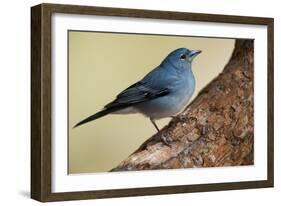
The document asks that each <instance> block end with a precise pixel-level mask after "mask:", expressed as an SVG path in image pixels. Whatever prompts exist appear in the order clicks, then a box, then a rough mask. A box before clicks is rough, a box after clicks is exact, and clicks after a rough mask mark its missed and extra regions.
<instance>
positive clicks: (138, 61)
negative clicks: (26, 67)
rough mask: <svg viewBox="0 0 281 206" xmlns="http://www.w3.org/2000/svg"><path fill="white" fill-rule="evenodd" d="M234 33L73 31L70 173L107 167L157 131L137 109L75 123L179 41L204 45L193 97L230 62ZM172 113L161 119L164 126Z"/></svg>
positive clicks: (196, 46) (184, 44)
mask: <svg viewBox="0 0 281 206" xmlns="http://www.w3.org/2000/svg"><path fill="white" fill-rule="evenodd" d="M234 41H235V40H233V39H219V38H198V37H179V36H160V35H140V34H138V35H136V34H119V33H100V32H78V31H69V68H68V69H69V113H68V115H69V173H70V174H71V173H72V174H73V173H93V172H105V171H108V170H110V169H112V168H113V167H115V166H117V165H118V163H120V162H121V161H122V160H123V159H124V158H126V157H127V156H128V155H130V154H131V153H132V152H133V151H135V150H136V149H137V148H138V147H139V146H140V144H141V143H142V142H144V141H145V140H146V139H147V138H149V137H150V136H151V135H153V134H154V133H156V130H155V128H154V127H153V125H152V124H151V123H150V121H149V119H147V118H145V117H144V116H142V115H139V114H132V115H108V116H105V117H103V118H101V119H98V120H96V121H93V122H90V123H87V124H85V125H83V126H80V127H78V128H75V129H73V128H72V127H73V126H74V125H75V124H76V123H77V122H79V121H81V120H82V119H84V118H86V117H88V116H89V115H92V114H94V113H95V112H98V111H99V110H100V109H102V108H103V106H104V105H105V104H107V103H108V102H110V101H112V100H113V99H114V98H115V96H116V95H117V94H118V93H119V92H121V91H122V90H123V89H125V88H127V87H128V86H130V85H131V84H133V83H135V82H136V81H138V80H140V79H141V78H142V77H143V76H144V75H145V74H147V73H148V72H149V71H150V70H152V69H153V68H155V67H156V66H158V65H159V64H160V62H161V61H162V60H163V58H165V57H166V55H167V54H168V53H169V52H171V51H172V50H174V49H176V48H179V47H187V48H190V49H200V50H202V53H201V54H200V55H199V56H197V57H196V59H195V60H194V62H193V72H194V74H195V78H196V90H195V93H194V95H193V98H194V97H195V96H196V95H197V93H198V91H200V90H201V89H202V88H203V87H204V86H205V85H206V84H208V83H209V82H210V81H211V80H212V79H213V78H214V77H216V76H217V75H218V74H219V73H220V72H221V71H222V69H223V67H224V66H225V64H226V63H227V62H228V60H229V58H230V55H231V53H232V51H233V48H234ZM169 120H170V119H169V118H167V119H163V120H160V121H157V123H158V125H159V126H161V127H163V126H164V125H165V124H167V123H168V121H169Z"/></svg>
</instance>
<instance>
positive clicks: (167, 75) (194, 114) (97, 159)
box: [31, 4, 274, 202]
mask: <svg viewBox="0 0 281 206" xmlns="http://www.w3.org/2000/svg"><path fill="white" fill-rule="evenodd" d="M31 40H32V41H31V75H32V76H31V80H32V81H31V94H32V95H31V96H32V97H31V110H32V112H31V117H32V118H31V119H32V120H31V125H32V126H31V197H32V198H34V199H36V200H39V201H42V202H46V201H60V200H78V199H91V198H107V197H123V196H137V195H158V194H171V193H187V192H203V191H216V190H232V189H250V188H264V187H273V177H274V175H273V153H274V152H273V19H271V18H261V17H242V16H228V15H213V14H198V13H182V12H170V11H152V10H136V9H120V8H105V7H90V6H75V5H57V4H41V5H37V6H34V7H32V8H31ZM257 91H258V92H257Z"/></svg>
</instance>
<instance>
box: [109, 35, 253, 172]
mask: <svg viewBox="0 0 281 206" xmlns="http://www.w3.org/2000/svg"><path fill="white" fill-rule="evenodd" d="M253 53H254V51H253V41H252V40H236V43H235V48H234V51H233V54H232V56H231V58H230V60H229V62H228V63H227V65H226V66H225V68H224V70H223V71H222V73H221V74H219V76H218V77H216V78H215V79H214V80H213V81H212V82H210V83H209V84H208V85H207V86H206V87H205V88H204V89H203V90H202V91H201V92H200V93H199V94H198V96H197V97H196V98H195V99H194V101H193V102H192V103H191V104H189V106H188V107H187V108H186V109H185V111H184V112H183V113H182V114H180V115H179V116H177V117H175V118H173V119H172V121H171V122H170V123H169V124H168V125H167V126H166V127H164V128H163V129H162V130H161V131H160V132H158V133H157V134H155V135H154V136H152V137H151V138H149V139H148V140H147V141H145V142H144V143H143V144H142V145H141V146H140V147H139V149H137V150H136V151H135V152H134V153H133V154H131V155H130V156H129V157H128V158H126V159H125V160H123V161H122V162H121V163H120V164H119V165H118V166H117V167H116V168H114V169H112V171H122V170H127V171H131V170H150V169H174V168H191V167H218V166H235V165H250V164H253V161H254V160H253V159H254V157H253V141H254V124H253V121H254V117H253V114H254V107H253V103H254V102H253V98H254V96H253V93H254V89H253ZM162 134H163V135H165V136H168V137H169V138H171V139H172V142H171V143H170V147H169V146H167V145H165V144H163V143H162V142H161V140H160V137H161V135H162Z"/></svg>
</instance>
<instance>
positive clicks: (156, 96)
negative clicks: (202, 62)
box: [75, 48, 201, 130]
mask: <svg viewBox="0 0 281 206" xmlns="http://www.w3.org/2000/svg"><path fill="white" fill-rule="evenodd" d="M200 52H201V51H200V50H189V49H186V48H179V49H176V50H174V51H172V52H171V53H170V54H169V55H168V56H167V57H166V58H165V59H164V60H163V61H162V62H161V64H160V65H159V66H158V67H156V68H155V69H153V70H152V71H151V72H149V73H148V74H147V75H146V76H145V77H144V78H143V79H142V80H140V81H138V82H137V83H135V84H133V85H131V86H130V87H128V88H127V89H125V90H124V91H122V92H121V93H120V94H118V95H117V97H116V99H115V100H114V101H112V102H110V103H109V104H107V105H105V107H104V109H103V110H101V111H100V112H98V113H96V114H94V115H91V116H89V117H88V118H86V119H84V120H82V121H81V122H79V123H78V124H76V125H75V127H77V126H79V125H82V124H85V123H87V122H89V121H92V120H95V119H98V118H100V117H102V116H105V115H107V114H110V113H113V114H128V113H135V112H139V113H142V114H144V115H145V116H147V117H149V118H150V119H151V121H152V123H153V125H154V126H155V127H156V129H157V130H159V129H158V127H157V126H156V124H155V122H154V120H155V119H160V118H164V117H171V116H175V115H176V114H178V113H180V112H181V111H182V110H183V109H184V108H185V107H186V105H187V103H188V101H189V100H190V98H191V96H192V94H193V92H194V89H195V78H194V75H193V72H192V65H191V64H192V60H193V59H194V57H195V56H197V55H198V54H199V53H200Z"/></svg>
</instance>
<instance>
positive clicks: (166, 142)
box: [150, 118, 171, 147]
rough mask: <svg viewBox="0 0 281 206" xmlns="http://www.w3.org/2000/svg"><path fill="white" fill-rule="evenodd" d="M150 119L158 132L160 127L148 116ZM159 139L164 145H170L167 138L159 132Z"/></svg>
mask: <svg viewBox="0 0 281 206" xmlns="http://www.w3.org/2000/svg"><path fill="white" fill-rule="evenodd" d="M150 121H151V123H152V124H153V126H154V127H155V128H156V130H157V131H158V132H160V129H159V128H158V127H157V124H156V123H155V121H154V119H153V118H150ZM161 140H162V141H163V143H164V144H165V145H167V146H169V147H171V145H170V144H169V142H168V138H167V137H166V136H165V135H163V134H161Z"/></svg>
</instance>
